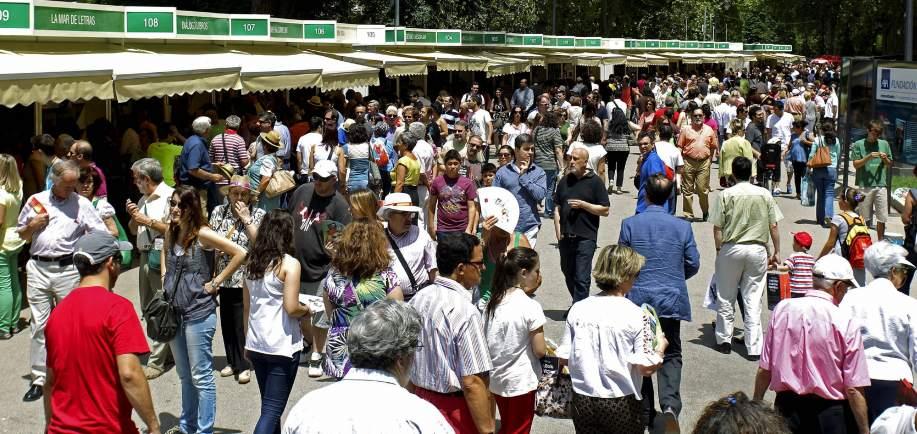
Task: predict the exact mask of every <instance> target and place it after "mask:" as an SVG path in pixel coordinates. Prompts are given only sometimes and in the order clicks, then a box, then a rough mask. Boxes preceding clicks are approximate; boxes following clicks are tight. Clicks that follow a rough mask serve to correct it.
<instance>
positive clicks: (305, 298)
mask: <svg viewBox="0 0 917 434" xmlns="http://www.w3.org/2000/svg"><path fill="white" fill-rule="evenodd" d="M299 304H302V305H304V306H307V307H309V310H311V311H312V313H313V314H314V313H318V312H324V311H325V302H324V301H323V300H322V298H321V297H319V296H317V295H308V294H299Z"/></svg>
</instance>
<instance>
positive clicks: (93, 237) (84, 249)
mask: <svg viewBox="0 0 917 434" xmlns="http://www.w3.org/2000/svg"><path fill="white" fill-rule="evenodd" d="M133 249H134V246H132V245H131V243H129V242H127V241H118V239H117V238H115V237H113V236H112V235H111V234H110V233H108V232H105V231H91V232H89V233H87V234H85V235H83V236H82V237H80V238H79V239H78V240H76V251H75V252H73V256H74V257H76V256H82V257H84V258H86V259H89V263H91V264H92V265H98V264H101V263H102V262H105V260H106V259H108V258H110V257H112V256H115V255H119V256H120V255H121V252H122V251H125V252H129V251H131V250H133Z"/></svg>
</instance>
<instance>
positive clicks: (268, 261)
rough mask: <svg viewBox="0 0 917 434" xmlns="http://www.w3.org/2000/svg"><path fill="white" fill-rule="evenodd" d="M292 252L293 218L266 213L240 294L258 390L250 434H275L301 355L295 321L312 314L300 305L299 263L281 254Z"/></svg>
mask: <svg viewBox="0 0 917 434" xmlns="http://www.w3.org/2000/svg"><path fill="white" fill-rule="evenodd" d="M292 251H293V217H292V216H291V215H290V212H289V211H287V210H284V209H274V210H271V212H269V213H268V214H267V215H266V216H265V217H264V220H262V222H261V227H260V228H259V230H258V237H257V238H255V244H254V246H253V247H252V251H251V254H250V255H249V261H248V263H247V264H246V265H245V286H244V288H243V289H244V294H243V300H244V314H245V317H247V318H248V323H247V324H246V331H245V352H246V354H247V355H248V358H249V360H251V362H252V367H253V368H254V370H255V377H256V378H257V379H258V385H259V386H260V387H259V389H260V390H261V417H260V418H259V419H258V424H257V425H255V429H254V432H255V433H274V432H277V431H279V430H280V417H281V415H283V410H284V407H286V403H287V399H288V398H289V397H290V390H291V389H292V388H293V382H294V381H295V380H296V370H297V367H298V364H299V353H300V352H301V351H302V349H303V337H302V332H301V331H300V328H299V320H300V318H302V317H304V316H306V315H310V314H311V313H312V312H311V310H310V309H309V308H308V307H306V306H304V305H302V304H300V303H299V274H300V265H299V261H298V260H296V258H294V257H292V256H290V255H288V254H287V253H286V252H292Z"/></svg>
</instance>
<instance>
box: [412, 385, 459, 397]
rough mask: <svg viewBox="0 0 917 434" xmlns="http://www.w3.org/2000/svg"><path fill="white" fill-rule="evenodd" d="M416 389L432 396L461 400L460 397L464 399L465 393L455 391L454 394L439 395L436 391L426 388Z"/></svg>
mask: <svg viewBox="0 0 917 434" xmlns="http://www.w3.org/2000/svg"><path fill="white" fill-rule="evenodd" d="M417 388H418V389H423V390H424V391H425V392H427V393H431V394H433V395H440V396H447V397H450V398H461V397H464V396H465V392H462V391H461V390H459V391H456V392H449V393H440V392H437V391H435V390H430V389H427V388H424V387H419V386H417Z"/></svg>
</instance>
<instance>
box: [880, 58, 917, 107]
mask: <svg viewBox="0 0 917 434" xmlns="http://www.w3.org/2000/svg"><path fill="white" fill-rule="evenodd" d="M877 74H878V77H877V80H876V82H877V83H878V86H876V99H878V100H883V101H895V102H906V103H911V104H917V69H910V68H886V67H879V69H878V72H877Z"/></svg>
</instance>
